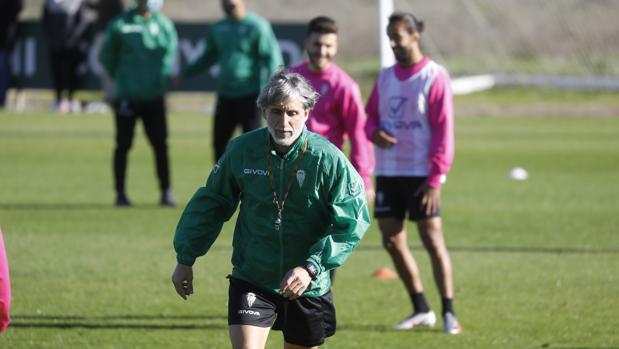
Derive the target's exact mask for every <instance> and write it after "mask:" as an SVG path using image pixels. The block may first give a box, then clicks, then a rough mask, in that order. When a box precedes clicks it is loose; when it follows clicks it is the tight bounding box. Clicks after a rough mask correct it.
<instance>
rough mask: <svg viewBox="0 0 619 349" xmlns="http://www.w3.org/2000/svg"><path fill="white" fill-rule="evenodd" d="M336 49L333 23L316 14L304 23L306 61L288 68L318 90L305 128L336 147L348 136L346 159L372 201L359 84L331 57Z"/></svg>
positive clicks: (371, 167) (371, 156)
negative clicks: (348, 159) (348, 155)
mask: <svg viewBox="0 0 619 349" xmlns="http://www.w3.org/2000/svg"><path fill="white" fill-rule="evenodd" d="M337 49H338V27H337V23H335V21H334V20H333V19H331V18H329V17H324V16H321V17H316V18H314V19H312V20H311V21H310V22H309V24H308V26H307V34H306V36H305V50H306V52H307V61H306V62H304V63H301V64H299V65H296V66H294V67H292V68H291V71H293V72H295V73H299V74H301V75H303V77H305V78H306V79H307V80H308V81H309V82H310V83H311V84H312V87H313V88H314V89H315V90H316V91H318V93H320V99H318V102H317V103H316V106H315V107H314V109H312V112H311V113H310V118H309V120H308V121H307V128H308V129H309V130H310V131H312V132H316V133H318V134H319V135H321V136H323V137H325V138H326V139H328V140H329V141H331V143H333V144H335V145H336V146H337V147H338V148H340V149H342V146H343V145H344V140H345V139H346V138H348V141H349V142H350V162H352V164H353V166H354V167H355V169H356V170H357V172H359V174H360V175H361V178H363V183H364V184H365V191H366V193H367V195H368V202H373V201H374V186H373V185H372V172H373V171H374V148H373V146H372V143H371V142H370V141H369V140H368V139H367V137H366V135H365V124H366V121H367V116H366V114H365V110H364V107H363V102H362V100H361V92H360V90H359V85H358V84H357V82H356V81H355V80H353V79H352V78H351V77H350V75H348V74H347V73H346V72H345V71H344V70H342V68H340V67H339V66H338V65H337V64H335V62H334V61H333V60H334V58H335V55H336V54H337Z"/></svg>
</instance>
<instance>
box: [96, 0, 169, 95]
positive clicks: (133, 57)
mask: <svg viewBox="0 0 619 349" xmlns="http://www.w3.org/2000/svg"><path fill="white" fill-rule="evenodd" d="M177 40H178V39H177V36H176V29H174V24H173V23H172V22H171V21H170V20H169V19H168V18H167V17H165V16H164V15H162V14H160V13H157V12H155V13H152V14H151V16H150V17H149V18H146V17H144V16H141V15H139V14H138V13H137V11H136V10H135V9H133V10H129V11H127V12H125V13H123V14H121V15H119V16H118V17H116V18H115V19H114V20H113V21H112V22H111V23H110V24H109V25H108V27H107V30H106V34H105V39H104V41H103V46H102V47H101V52H100V53H99V60H100V61H101V64H102V65H103V67H104V68H105V70H106V71H107V72H108V73H109V74H110V76H111V77H112V78H113V79H114V82H115V85H116V89H115V95H114V99H116V100H118V99H125V98H126V99H130V100H141V101H145V100H151V99H155V98H157V97H161V96H163V95H164V94H165V91H166V89H167V86H168V79H169V78H168V76H169V75H170V68H171V67H172V63H173V61H174V55H175V54H176V46H177Z"/></svg>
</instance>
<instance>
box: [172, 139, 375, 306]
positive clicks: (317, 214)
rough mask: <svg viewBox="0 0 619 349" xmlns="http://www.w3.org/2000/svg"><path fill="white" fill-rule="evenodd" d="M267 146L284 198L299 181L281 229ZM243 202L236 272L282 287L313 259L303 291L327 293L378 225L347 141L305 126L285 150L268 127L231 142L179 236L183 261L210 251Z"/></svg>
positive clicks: (309, 294) (177, 246)
mask: <svg viewBox="0 0 619 349" xmlns="http://www.w3.org/2000/svg"><path fill="white" fill-rule="evenodd" d="M305 142H307V148H306V151H305V155H304V156H303V158H302V160H301V162H300V163H299V165H298V167H297V165H296V161H297V158H298V157H299V154H300V152H301V149H302V148H303V147H304V143H305ZM267 154H268V156H269V157H270V158H271V163H272V169H273V173H272V175H273V176H274V177H273V178H274V182H275V186H276V192H277V195H278V197H279V201H280V204H281V200H282V198H283V196H284V195H285V192H286V189H287V187H288V183H289V181H292V186H291V189H290V192H289V195H288V198H287V199H286V201H285V206H284V210H283V212H282V223H281V227H280V229H279V230H277V229H276V228H275V224H274V222H275V218H276V215H277V208H276V205H275V203H274V202H273V196H274V195H273V190H272V186H271V183H270V180H269V174H270V173H269V168H268V165H267ZM295 168H298V170H297V171H294V170H295ZM293 172H295V173H293ZM239 202H240V210H239V214H238V219H237V221H236V227H235V229H234V237H233V241H232V247H233V253H232V265H233V268H232V276H233V277H235V278H239V279H242V280H245V281H247V282H250V283H252V284H254V285H255V286H257V287H260V288H262V289H265V290H268V291H272V292H274V293H278V292H279V286H280V284H281V281H282V278H283V277H284V275H285V274H286V272H288V271H289V270H290V269H292V268H294V267H296V266H300V265H302V264H303V263H304V262H305V261H309V262H311V263H313V264H314V265H316V266H317V269H318V275H317V277H316V279H315V280H314V281H312V282H311V284H310V286H308V288H307V290H306V291H305V293H304V294H303V296H304V297H317V296H321V295H323V294H325V293H326V292H327V291H328V290H329V289H330V287H331V280H330V277H329V273H328V272H327V271H329V270H331V269H334V268H337V267H339V266H340V265H341V264H342V263H344V261H345V260H346V258H348V256H349V255H350V254H351V253H352V251H353V250H354V249H355V248H356V247H357V246H358V245H359V242H360V241H361V238H362V237H363V235H364V234H365V232H366V230H367V229H368V227H369V225H370V218H369V213H368V207H367V202H366V194H365V190H364V185H363V181H362V179H361V177H360V176H359V174H358V173H357V172H356V171H355V169H354V168H353V166H352V165H351V164H350V162H349V161H348V160H347V159H346V156H345V155H344V154H343V153H342V152H341V151H340V150H339V149H337V148H336V147H335V146H334V145H332V144H331V143H330V142H329V141H328V140H326V139H324V138H322V137H320V136H318V135H317V134H315V133H312V132H310V131H308V130H307V129H304V130H303V132H302V133H301V136H300V137H299V140H298V141H297V142H296V143H295V144H294V146H293V148H292V149H291V150H290V151H289V152H288V153H286V154H285V155H284V156H279V155H277V153H276V152H275V150H274V149H273V148H272V143H271V137H270V135H269V132H268V130H267V129H266V128H261V129H258V130H254V131H252V132H249V133H246V134H243V135H241V136H239V137H238V138H236V139H235V140H234V141H233V142H231V143H230V145H229V146H228V148H227V150H226V152H225V154H224V155H223V156H222V158H221V159H220V160H219V161H218V162H217V164H216V165H215V166H214V168H213V170H212V172H211V174H210V175H209V178H208V181H207V182H206V186H204V187H201V188H199V189H198V191H197V192H196V193H195V194H194V196H193V198H192V199H191V200H190V201H189V203H188V204H187V207H186V208H185V211H184V212H183V214H182V216H181V219H180V221H179V223H178V226H177V228H176V235H175V237H174V248H175V250H176V252H177V261H178V262H179V263H181V264H185V265H189V266H191V265H193V264H194V262H195V259H196V257H198V256H202V255H204V254H205V253H206V252H207V251H208V250H209V248H210V247H211V245H212V244H213V242H214V241H215V239H216V238H217V236H218V235H219V232H220V231H221V228H222V225H223V223H224V222H226V221H228V220H229V219H230V218H231V217H232V215H233V214H234V212H235V211H236V208H237V205H238V204H239Z"/></svg>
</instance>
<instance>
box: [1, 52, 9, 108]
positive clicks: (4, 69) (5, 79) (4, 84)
mask: <svg viewBox="0 0 619 349" xmlns="http://www.w3.org/2000/svg"><path fill="white" fill-rule="evenodd" d="M10 79H11V70H10V67H9V52H8V51H6V50H3V49H0V109H4V106H5V104H6V91H7V90H8V89H9V82H10Z"/></svg>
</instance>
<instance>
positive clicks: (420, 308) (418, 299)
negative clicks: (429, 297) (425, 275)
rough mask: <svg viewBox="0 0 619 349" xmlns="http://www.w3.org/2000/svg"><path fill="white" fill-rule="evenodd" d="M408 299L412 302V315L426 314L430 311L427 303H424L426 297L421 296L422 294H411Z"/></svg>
mask: <svg viewBox="0 0 619 349" xmlns="http://www.w3.org/2000/svg"><path fill="white" fill-rule="evenodd" d="M410 297H411V301H412V302H413V312H414V313H427V312H429V311H430V307H428V303H426V297H425V296H424V295H423V292H418V293H412V294H410Z"/></svg>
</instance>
